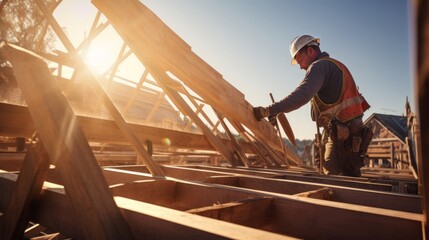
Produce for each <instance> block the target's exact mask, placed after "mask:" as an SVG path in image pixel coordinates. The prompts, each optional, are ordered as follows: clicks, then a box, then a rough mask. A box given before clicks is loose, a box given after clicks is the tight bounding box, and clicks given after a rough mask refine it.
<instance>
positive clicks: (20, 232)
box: [0, 142, 50, 240]
mask: <svg viewBox="0 0 429 240" xmlns="http://www.w3.org/2000/svg"><path fill="white" fill-rule="evenodd" d="M49 165H50V162H49V156H48V154H47V152H46V150H45V149H44V147H43V145H42V144H41V143H40V142H39V143H36V144H30V145H28V148H27V154H26V155H25V159H24V162H23V164H22V167H21V170H20V173H19V177H18V180H17V182H16V185H15V187H14V190H13V192H12V194H11V195H10V198H9V205H8V207H7V209H6V211H5V213H4V216H3V217H2V221H1V224H0V236H2V237H1V239H4V240H7V239H21V238H22V237H23V236H24V231H25V229H26V227H27V225H28V221H29V216H30V209H31V206H30V204H31V203H32V202H33V203H34V200H35V199H37V198H38V197H39V195H40V191H41V190H42V185H43V182H44V181H45V179H46V175H47V173H48V170H49ZM33 208H34V206H33Z"/></svg>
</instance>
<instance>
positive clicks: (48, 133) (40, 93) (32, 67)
mask: <svg viewBox="0 0 429 240" xmlns="http://www.w3.org/2000/svg"><path fill="white" fill-rule="evenodd" d="M37 1H39V0H37ZM39 4H43V3H40V2H39ZM45 11H46V10H45ZM0 53H1V54H2V55H3V56H4V57H5V58H6V59H7V60H8V61H9V62H10V63H11V64H12V66H13V70H14V73H15V77H16V80H17V82H18V86H19V87H20V89H21V91H22V94H23V96H24V98H25V100H26V102H27V104H28V108H29V111H30V114H31V115H32V118H33V121H34V125H35V127H36V129H37V131H38V133H39V136H40V139H41V140H42V141H43V143H44V146H45V148H46V151H47V153H48V155H49V158H50V159H51V163H52V164H54V165H55V166H56V168H57V170H58V171H59V173H60V174H61V176H62V178H63V179H64V183H65V187H66V188H67V193H68V195H69V196H70V199H71V204H72V206H73V208H74V210H75V212H76V214H77V216H78V219H79V221H78V222H79V223H82V224H81V227H83V229H84V231H85V237H86V238H88V239H95V238H99V237H102V238H105V239H118V238H121V237H124V236H126V237H130V238H131V237H132V235H131V232H130V230H129V227H128V226H127V224H126V222H125V220H124V219H123V217H122V216H121V214H120V212H119V210H118V208H117V207H116V205H115V203H114V201H113V198H112V196H111V195H110V192H109V190H108V187H107V184H106V182H105V180H104V178H103V175H102V173H101V170H100V167H99V166H98V165H97V162H96V160H95V157H94V155H93V154H92V151H91V148H90V146H89V144H88V142H87V140H86V139H85V136H84V134H83V132H82V130H81V129H80V128H79V126H78V124H77V122H76V120H77V119H76V116H75V115H74V113H73V110H72V109H71V107H70V105H68V103H67V100H66V99H65V97H64V96H63V95H62V93H61V90H60V88H59V87H58V85H57V84H55V80H54V79H53V78H52V76H51V73H50V72H49V69H48V67H47V65H46V63H45V62H43V60H42V59H40V58H39V57H37V56H35V55H33V54H31V53H29V52H27V51H25V50H23V49H21V48H19V47H16V46H10V45H7V44H2V46H1V47H0ZM35 89H36V90H37V91H35ZM40 106H43V107H40Z"/></svg>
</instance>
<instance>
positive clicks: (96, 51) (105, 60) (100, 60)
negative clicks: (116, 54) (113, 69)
mask: <svg viewBox="0 0 429 240" xmlns="http://www.w3.org/2000/svg"><path fill="white" fill-rule="evenodd" d="M110 59H111V56H110V55H109V54H108V52H107V51H106V50H105V49H102V48H99V47H97V46H91V47H90V48H89V50H88V53H87V55H86V57H85V62H86V64H87V65H88V67H89V69H90V70H91V71H93V73H95V74H102V73H104V72H106V71H107V70H108V69H109V67H110V66H111V64H112V63H111V61H109V60H110Z"/></svg>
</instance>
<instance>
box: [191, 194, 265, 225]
mask: <svg viewBox="0 0 429 240" xmlns="http://www.w3.org/2000/svg"><path fill="white" fill-rule="evenodd" d="M271 203H272V198H270V197H255V198H248V199H244V200H239V201H235V202H229V203H222V204H221V203H220V204H214V205H212V206H207V207H201V208H194V209H191V210H188V211H186V212H188V213H192V214H197V215H200V216H205V217H209V218H214V219H218V220H222V221H227V222H231V223H235V224H240V225H244V226H248V227H252V228H263V227H265V225H267V222H269V219H270V217H272V216H270V213H271V212H272V209H270V208H271V207H272V204H271Z"/></svg>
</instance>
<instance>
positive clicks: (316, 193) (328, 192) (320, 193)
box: [294, 188, 334, 200]
mask: <svg viewBox="0 0 429 240" xmlns="http://www.w3.org/2000/svg"><path fill="white" fill-rule="evenodd" d="M333 195H334V191H332V189H329V188H320V189H317V190H313V191H308V192H302V193H297V194H294V196H298V197H308V198H316V199H323V200H331V199H332V196H333Z"/></svg>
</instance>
